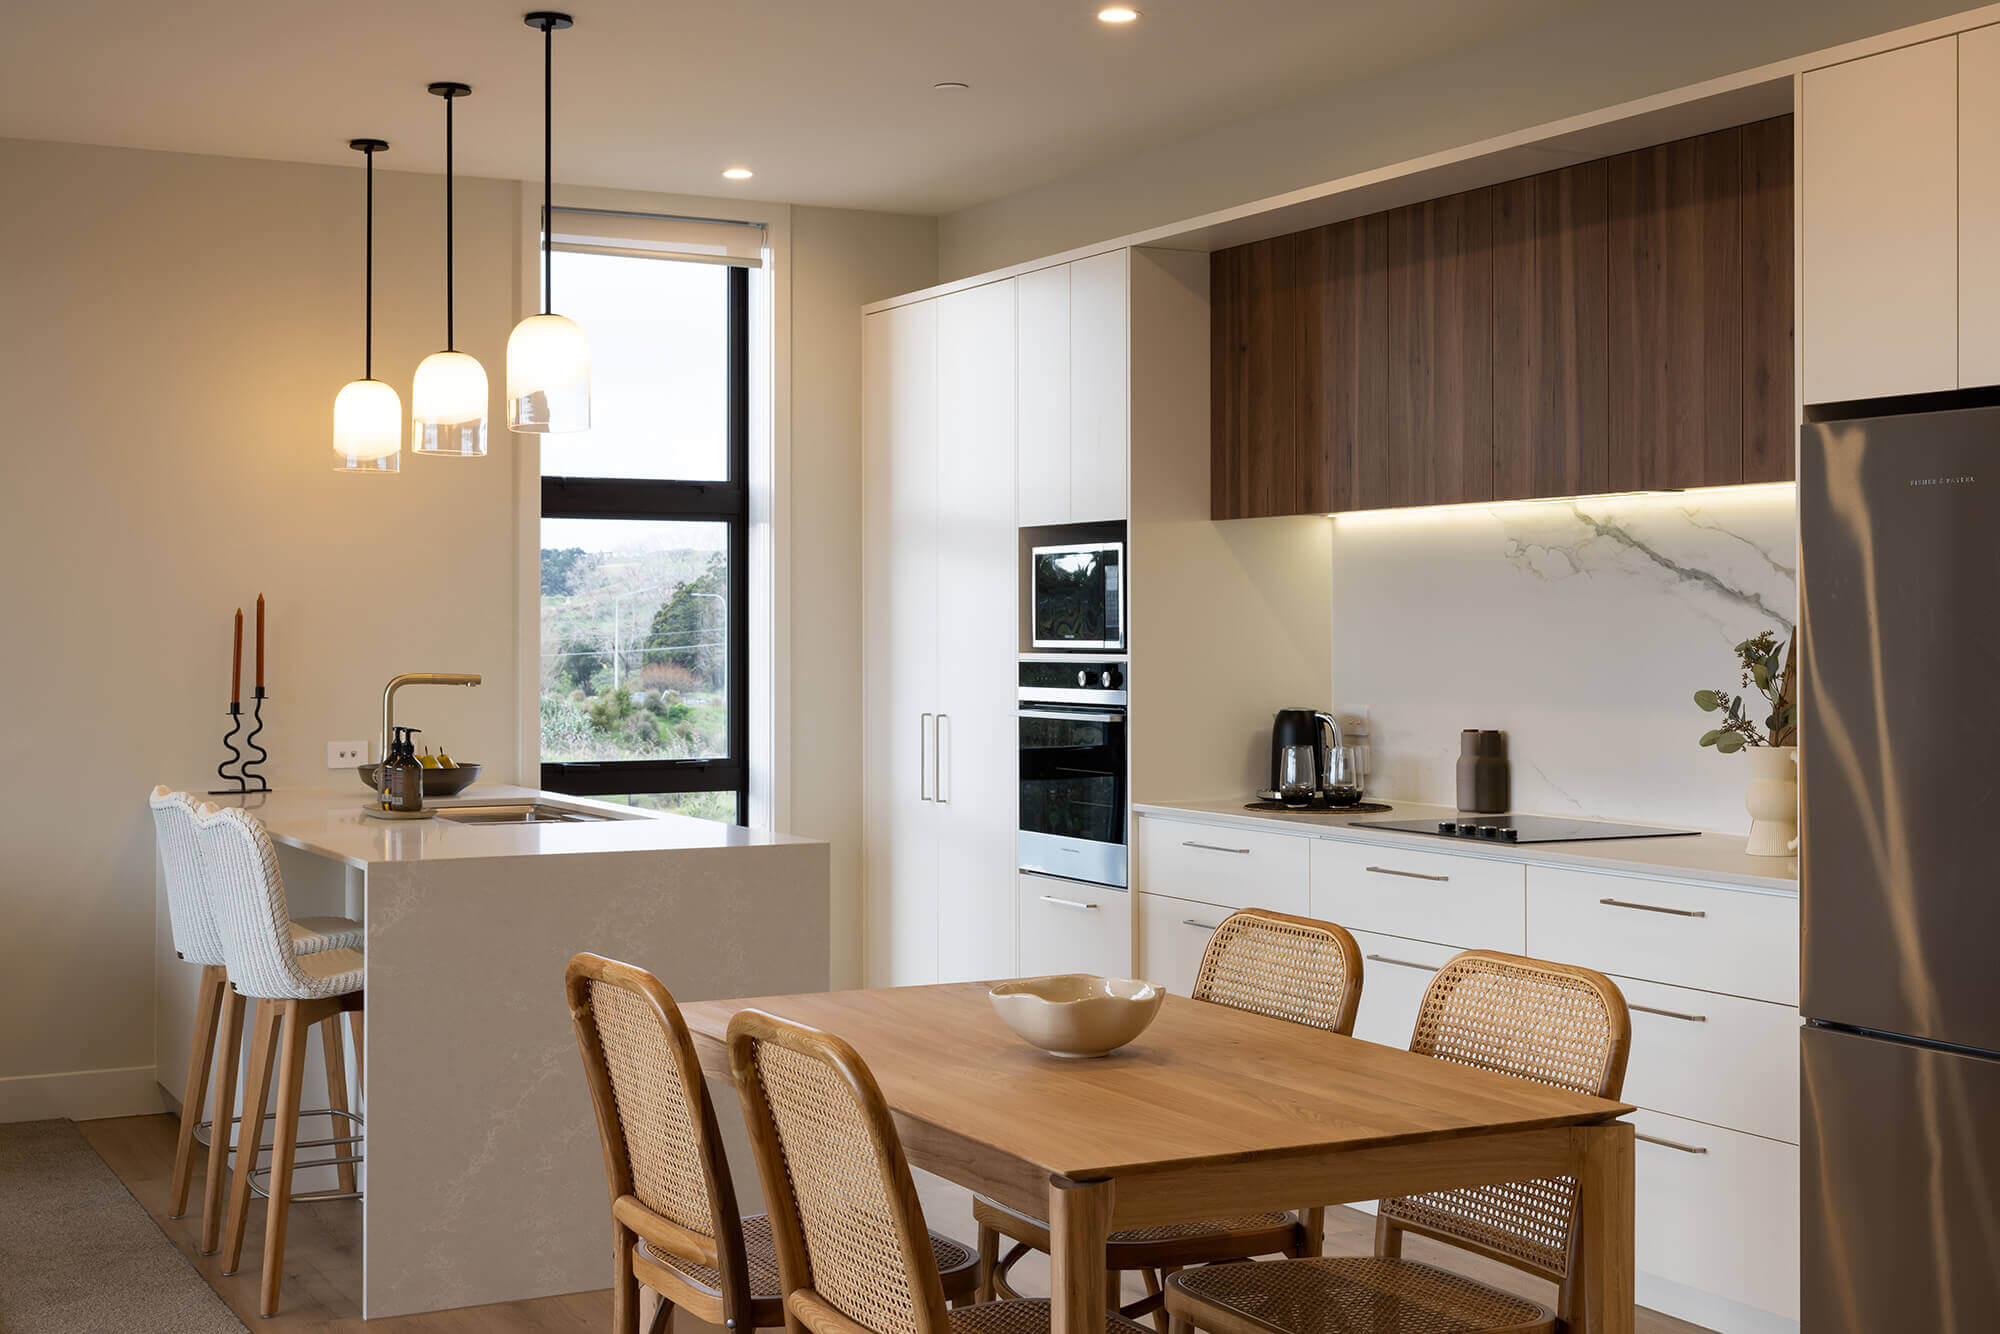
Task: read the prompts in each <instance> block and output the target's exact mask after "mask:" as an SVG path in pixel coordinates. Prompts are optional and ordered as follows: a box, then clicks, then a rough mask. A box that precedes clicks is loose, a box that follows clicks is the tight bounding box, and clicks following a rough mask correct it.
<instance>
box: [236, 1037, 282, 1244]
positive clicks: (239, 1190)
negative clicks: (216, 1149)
mask: <svg viewBox="0 0 2000 1334" xmlns="http://www.w3.org/2000/svg"><path fill="white" fill-rule="evenodd" d="M283 1006H284V1002H283V1001H274V1000H260V1001H258V1002H257V1013H256V1015H255V1016H254V1017H253V1018H252V1019H251V1021H250V1082H249V1083H248V1084H245V1085H244V1086H243V1126H242V1129H241V1130H240V1131H239V1132H238V1135H237V1143H236V1178H235V1180H234V1181H233V1182H231V1184H230V1187H229V1223H228V1226H226V1227H225V1228H224V1229H223V1232H222V1272H223V1274H224V1275H225V1276H227V1275H230V1274H233V1273H235V1272H236V1271H237V1270H238V1269H239V1268H241V1267H242V1264H243V1229H244V1228H245V1227H246V1226H247V1225H248V1224H249V1222H250V1172H251V1170H252V1169H253V1168H255V1167H256V1166H257V1156H258V1146H260V1145H261V1144H263V1142H264V1104H265V1103H266V1102H267V1101H269V1100H270V1097H271V1058H272V1057H273V1055H274V1054H275V1053H274V1051H273V1047H274V1046H275V1045H276V1042H277V1036H278V1034H277V1029H278V1021H279V1019H280V1018H281V1017H282V1016H283V1014H284V1009H283Z"/></svg>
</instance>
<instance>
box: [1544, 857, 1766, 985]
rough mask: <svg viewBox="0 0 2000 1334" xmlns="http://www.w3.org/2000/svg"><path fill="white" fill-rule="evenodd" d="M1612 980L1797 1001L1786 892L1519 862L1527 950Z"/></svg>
mask: <svg viewBox="0 0 2000 1334" xmlns="http://www.w3.org/2000/svg"><path fill="white" fill-rule="evenodd" d="M1527 952H1528V953H1529V954H1532V955H1535V956H1537V957H1539V958H1544V959H1562V960H1567V961H1570V962H1574V963H1580V964H1584V965H1586V966H1588V967H1591V968H1595V969H1597V970H1598V971H1599V972H1605V973H1614V974H1617V975H1618V976H1620V977H1636V978H1643V979H1646V980H1647V981H1652V982H1666V983H1670V984H1672V985H1675V986H1683V987H1695V988H1698V989H1700V990H1702V991H1720V992H1724V993H1726V994H1728V995H1732V996H1749V997H1752V998H1754V999H1756V1000H1763V1001H1773V1002H1776V1003H1777V1004H1780V1005H1791V1006H1796V1005H1797V1004H1798V1003H1799V901H1798V899H1797V898H1796V897H1794V896H1792V895H1789V894H1761V893H1757V892H1755V891H1751V890H1736V889H1718V888H1715V887H1713V886H1709V885H1689V884H1683V883H1680V882H1678V881H1671V880H1645V879H1640V878H1638V877H1635V876H1618V875H1599V874H1596V873H1594V872H1589V871H1566V870H1558V869H1555V868H1553V867H1545V866H1531V867H1529V868H1528V949H1527Z"/></svg>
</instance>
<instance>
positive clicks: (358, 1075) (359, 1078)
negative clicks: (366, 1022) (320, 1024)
mask: <svg viewBox="0 0 2000 1334" xmlns="http://www.w3.org/2000/svg"><path fill="white" fill-rule="evenodd" d="M347 1031H348V1032H349V1033H351V1034H353V1035H354V1091H355V1093H357V1094H365V1093H366V1091H367V1088H368V1084H367V1075H368V1062H367V1061H366V1060H364V1059H363V1058H362V1054H361V1011H359V1010H349V1011H348V1012H347Z"/></svg>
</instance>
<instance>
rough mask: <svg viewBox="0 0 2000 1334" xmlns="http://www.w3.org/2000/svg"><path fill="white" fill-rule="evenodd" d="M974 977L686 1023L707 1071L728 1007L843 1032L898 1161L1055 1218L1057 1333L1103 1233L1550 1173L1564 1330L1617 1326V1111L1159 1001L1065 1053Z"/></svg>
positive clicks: (712, 1070) (1623, 1144)
mask: <svg viewBox="0 0 2000 1334" xmlns="http://www.w3.org/2000/svg"><path fill="white" fill-rule="evenodd" d="M987 986H988V984H986V983H983V982H967V983H948V984H944V985H939V986H916V987H891V988H883V989H877V990H866V991H834V992H824V993H820V994H816V995H801V996H764V997H756V998H752V999H745V1000H711V1001H700V1002H696V1003H694V1004H690V1005H686V1006H684V1007H683V1013H684V1015H685V1017H686V1020H687V1024H688V1027H689V1029H690V1030H692V1032H693V1034H694V1037H695V1045H696V1048H697V1049H698V1050H699V1052H700V1053H701V1061H702V1066H703V1069H704V1071H705V1072H706V1073H707V1074H709V1075H710V1076H712V1077H717V1078H722V1079H728V1078H729V1060H728V1055H727V1051H726V1047H725V1041H726V1037H727V1033H728V1029H729V1020H730V1018H731V1017H732V1016H733V1015H735V1014H736V1013H737V1012H738V1011H740V1010H746V1009H757V1010H764V1011H767V1012H769V1013H771V1014H774V1015H777V1016H779V1017H781V1018H784V1019H789V1020H792V1021H794V1022H796V1023H802V1024H808V1025H811V1026H812V1027H814V1028H819V1029H823V1030H825V1031H826V1032H829V1033H833V1034H836V1035H838V1036H840V1037H842V1038H844V1039H846V1040H847V1041H848V1042H849V1043H850V1044H852V1045H853V1047H854V1049H855V1050H856V1051H858V1052H859V1053H860V1054H861V1057H862V1059H863V1060H864V1061H866V1062H867V1063H868V1067H869V1069H870V1070H871V1071H873V1072H874V1075H875V1080H876V1082H877V1083H878V1084H879V1085H880V1086H881V1089H882V1094H883V1097H884V1098H885V1099H886V1100H887V1102H888V1104H889V1109H890V1111H891V1112H892V1113H893V1115H894V1117H895V1122H896V1127H897V1130H898V1131H899V1133H900V1134H901V1137H902V1141H903V1147H904V1151H905V1152H906V1153H907V1154H908V1156H909V1160H910V1163H911V1165H912V1166H915V1167H920V1168H923V1169H924V1170H926V1171H929V1172H933V1173H935V1174H937V1175H938V1176H941V1177H944V1178H945V1179H947V1180H949V1181H953V1182H956V1183H958V1184H959V1185H961V1186H963V1187H965V1188H967V1189H969V1190H972V1191H976V1192H978V1193H980V1194H982V1195H985V1196H988V1197H989V1198H991V1199H994V1200H997V1201H998V1202H999V1203H1001V1204H1004V1205H1006V1206H1007V1207H1009V1208H1011V1209H1016V1210H1019V1211H1020V1212H1022V1213H1025V1214H1030V1215H1037V1216H1040V1217H1043V1218H1046V1219H1048V1221H1049V1238H1050V1249H1051V1257H1050V1258H1051V1262H1052V1277H1051V1296H1052V1298H1053V1301H1054V1314H1053V1329H1054V1334H1102V1331H1103V1330H1104V1326H1105V1320H1104V1316H1105V1309H1106V1307H1107V1306H1108V1305H1109V1303H1110V1301H1111V1299H1112V1297H1113V1295H1114V1294H1111V1293H1110V1292H1108V1291H1107V1276H1106V1274H1105V1268H1104V1249H1105V1242H1106V1238H1107V1237H1108V1236H1109V1235H1110V1233H1111V1232H1112V1231H1114V1230H1117V1229H1124V1228H1138V1227H1151V1226H1157V1225H1161V1224H1167V1223H1177V1222H1186V1221H1189V1220H1192V1219H1200V1218H1215V1217H1224V1216H1228V1215H1233V1214H1242V1213H1247V1212H1252V1211H1260V1210H1267V1209H1269V1210H1275V1209H1287V1208H1299V1207H1301V1206H1311V1205H1327V1204H1341V1203H1346V1202H1348V1201H1353V1200H1372V1199H1379V1198H1382V1197H1384V1196H1393V1195H1413V1194H1420V1193H1423V1192H1427V1191H1435V1190H1442V1189H1446V1188H1449V1187H1454V1186H1482V1185H1490V1184H1493V1183H1496V1182H1503V1181H1525V1180H1532V1179H1537V1178H1542V1177H1562V1176H1567V1177H1572V1178H1574V1179H1575V1181H1576V1183H1577V1195H1576V1209H1577V1219H1578V1223H1577V1228H1576V1234H1575V1235H1576V1240H1575V1245H1574V1247H1573V1250H1572V1254H1571V1258H1570V1276H1569V1280H1568V1283H1567V1284H1566V1293H1567V1302H1566V1305H1567V1307H1568V1313H1569V1314H1570V1316H1571V1326H1570V1327H1571V1328H1572V1329H1574V1330H1578V1331H1583V1332H1584V1334H1631V1330H1632V1319H1633V1288H1632V1284H1633V1257H1632V1208H1633V1206H1632V1172H1633V1157H1632V1148H1633V1138H1632V1135H1633V1132H1632V1127H1631V1125H1630V1124H1628V1123H1625V1122H1623V1121H1620V1120H1619V1119H1618V1118H1619V1117H1621V1116H1623V1115H1625V1114H1626V1113H1627V1112H1630V1111H1631V1110H1632V1109H1631V1108H1630V1107H1628V1106H1626V1105H1625V1104H1624V1103H1619V1102H1611V1101H1608V1100H1606V1099H1603V1098H1594V1097H1589V1096H1586V1095H1584V1094H1580V1093H1572V1092H1569V1091H1567V1090H1563V1089H1556V1088H1549V1087H1545V1086H1543V1085H1540V1084H1535V1083H1531V1082H1529V1081H1527V1080H1524V1079H1517V1078H1514V1077H1512V1076H1509V1075H1503V1074H1498V1073H1494V1072H1492V1071H1487V1070H1481V1069H1476V1068H1473V1067H1470V1066H1464V1065H1457V1064H1453V1063H1451V1062H1448V1061H1441V1060H1437V1059H1434V1058H1432V1057H1427V1056H1418V1055H1414V1054H1412V1053H1410V1052H1407V1051H1402V1050H1398V1049H1395V1048H1391V1047H1382V1046H1377V1045H1376V1044H1374V1043H1372V1042H1364V1041H1361V1040H1360V1039H1358V1038H1350V1037H1342V1036H1341V1035H1339V1034H1336V1033H1328V1032H1325V1031H1323V1030H1320V1029H1316V1028H1311V1027H1307V1026H1305V1025H1301V1024H1294V1023H1288V1022H1286V1021H1284V1020H1281V1019H1271V1018H1266V1017H1265V1016H1263V1015H1257V1014H1250V1013H1246V1012H1244V1011H1241V1010H1236V1009H1231V1008H1229V1007H1227V1006H1223V1005H1215V1004H1209V1003H1206V1002H1202V1001H1193V1000H1187V999H1185V998H1183V997H1180V996H1173V995H1169V996H1168V997H1167V998H1166V1001H1165V1004H1164V1005H1162V1006H1161V1008H1160V1012H1159V1015H1158V1017H1157V1018H1156V1019H1155V1020H1154V1021H1153V1024H1152V1026H1151V1027H1149V1028H1148V1029H1147V1030H1146V1032H1145V1033H1144V1034H1143V1035H1141V1036H1140V1037H1139V1039H1138V1040H1137V1041H1135V1042H1133V1043H1132V1044H1131V1045H1129V1046H1127V1047H1124V1048H1122V1049H1120V1050H1119V1051H1116V1052H1113V1053H1112V1054H1111V1055H1109V1056H1106V1057H1102V1058H1099V1059H1095V1060H1064V1059H1060V1058H1058V1057H1054V1056H1050V1055H1048V1054H1047V1053H1045V1052H1042V1051H1040V1050H1038V1049H1036V1048H1034V1047H1031V1046H1029V1045H1028V1044H1027V1043H1026V1042H1024V1041H1022V1040H1021V1039H1020V1038H1018V1037H1016V1036H1015V1035H1014V1033H1013V1032H1012V1030H1010V1029H1009V1028H1007V1026H1006V1025H1005V1024H1003V1023H1002V1022H1001V1021H1000V1019H999V1017H998V1016H997V1015H995V1014H994V1012H993V1009H992V1006H991V1004H990V1003H989V1002H988V1000H987V996H986V991H987Z"/></svg>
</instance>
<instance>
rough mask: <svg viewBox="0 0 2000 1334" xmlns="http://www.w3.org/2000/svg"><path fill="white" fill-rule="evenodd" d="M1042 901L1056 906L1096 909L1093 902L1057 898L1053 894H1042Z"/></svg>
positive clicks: (1089, 910)
mask: <svg viewBox="0 0 2000 1334" xmlns="http://www.w3.org/2000/svg"><path fill="white" fill-rule="evenodd" d="M1042 902H1043V903H1053V904H1055V905H1056V906H1057V907H1058V908H1082V909H1083V910H1084V911H1086V912H1096V911H1097V905H1096V904H1094V903H1082V902H1079V901H1078V900H1076V899H1059V898H1057V897H1056V896H1055V895H1053V894H1044V895H1042Z"/></svg>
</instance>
